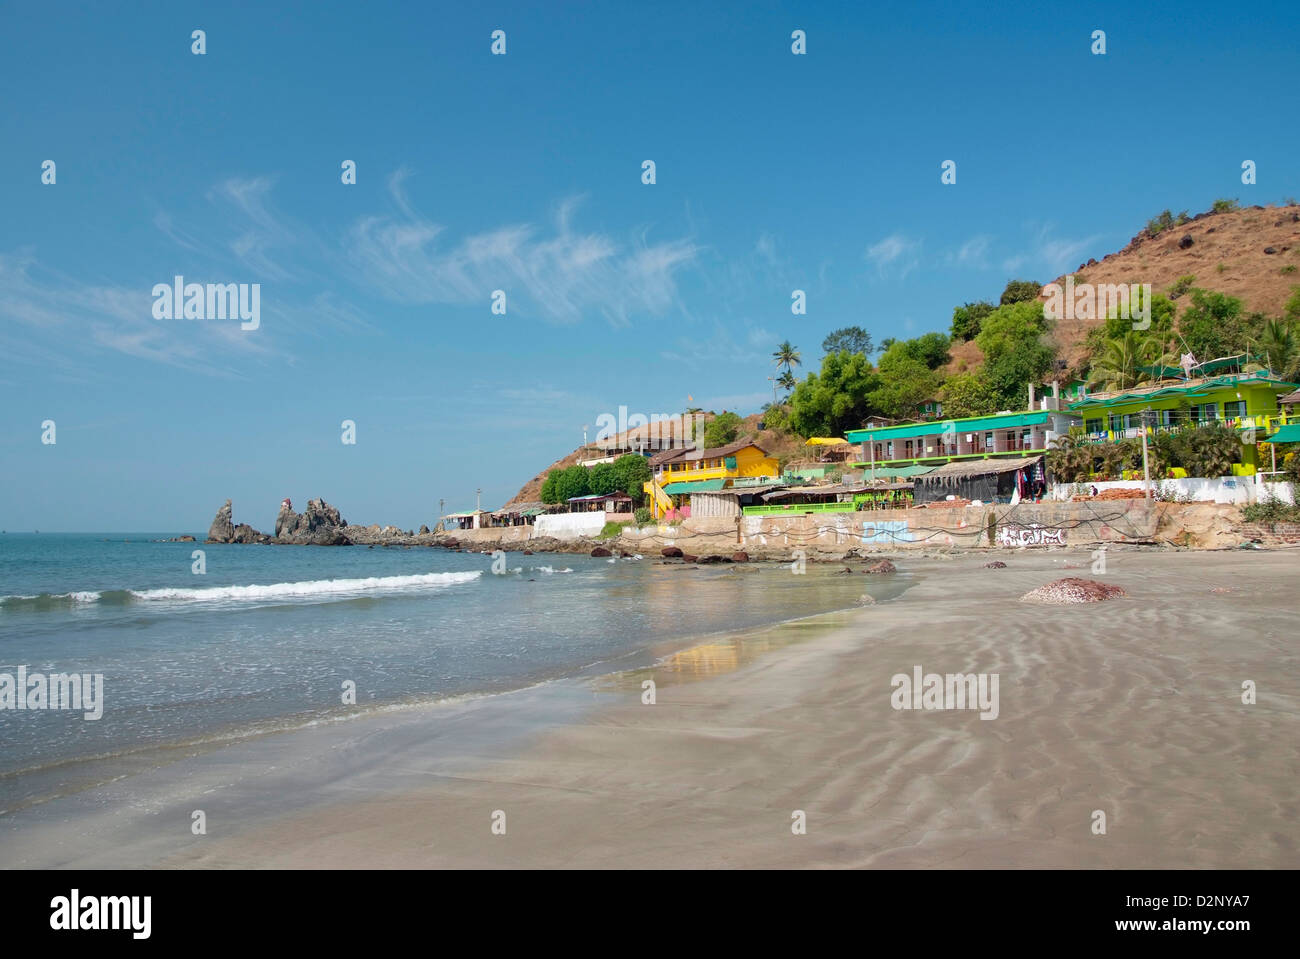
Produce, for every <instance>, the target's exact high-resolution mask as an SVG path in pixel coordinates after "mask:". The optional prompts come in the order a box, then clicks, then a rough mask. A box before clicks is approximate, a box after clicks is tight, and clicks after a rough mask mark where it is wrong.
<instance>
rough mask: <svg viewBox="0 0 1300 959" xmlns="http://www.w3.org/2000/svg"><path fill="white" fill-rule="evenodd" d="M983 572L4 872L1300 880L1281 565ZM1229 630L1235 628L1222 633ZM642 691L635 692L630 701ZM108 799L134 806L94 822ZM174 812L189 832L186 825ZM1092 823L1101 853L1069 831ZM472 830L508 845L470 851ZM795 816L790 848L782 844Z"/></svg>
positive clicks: (25, 838) (1251, 562)
mask: <svg viewBox="0 0 1300 959" xmlns="http://www.w3.org/2000/svg"><path fill="white" fill-rule="evenodd" d="M984 559H986V557H985V556H983V555H970V554H966V555H962V556H958V557H955V558H948V559H942V560H940V559H922V558H920V557H918V558H917V559H916V561H915V563H914V564H913V565H912V566H911V567H910V568H911V569H912V570H913V571H914V572H915V573H916V577H917V579H916V582H915V584H914V585H913V586H912V587H911V588H909V589H908V590H907V591H906V592H905V593H903V594H902V596H901V597H900V598H898V599H897V600H894V601H891V602H883V603H880V604H878V605H875V606H871V607H867V608H863V609H860V610H853V611H848V612H843V611H842V612H838V613H823V614H819V615H818V616H816V617H813V618H812V619H813V620H816V621H817V622H816V623H813V622H811V621H809V620H804V621H801V623H802V625H799V624H795V625H788V626H786V627H784V628H782V627H767V628H765V629H763V630H760V631H751V633H752V635H750V634H736V635H733V636H732V637H731V638H730V639H727V640H715V641H713V642H709V643H704V644H699V645H695V646H692V647H689V648H688V649H684V650H682V651H680V652H677V653H675V654H671V655H669V657H668V658H667V659H664V660H660V661H658V662H656V664H655V665H654V666H650V667H646V668H644V669H641V670H625V671H620V672H618V673H614V674H609V675H608V676H605V677H603V678H602V677H588V678H585V679H568V680H562V681H557V682H555V683H551V684H547V685H546V686H545V688H537V689H533V690H526V691H519V692H514V693H505V694H500V695H497V696H492V697H486V698H483V699H479V700H476V701H475V702H473V703H465V704H458V705H456V706H454V707H448V708H445V709H440V708H439V707H431V708H429V709H428V710H425V711H419V712H412V713H409V714H407V715H406V716H405V717H404V719H399V718H396V717H392V716H390V717H380V718H376V719H374V720H368V721H364V722H358V723H346V724H334V726H333V728H330V729H318V730H308V731H304V732H295V733H293V734H290V735H281V736H272V737H266V738H264V739H262V740H259V741H257V742H256V743H246V744H240V745H238V746H234V747H230V748H228V749H225V750H221V751H218V752H215V753H212V754H209V755H208V756H206V757H200V758H198V759H196V760H192V761H190V762H189V768H187V769H184V770H181V769H178V768H177V767H176V766H173V767H171V769H170V770H164V771H155V772H154V773H152V774H142V775H141V776H139V777H137V782H136V783H135V784H133V788H131V789H130V790H129V792H128V791H126V790H124V789H123V787H121V786H110V787H105V788H104V789H102V790H98V791H96V792H98V793H99V795H97V796H91V795H87V794H84V793H83V794H79V797H69V798H68V799H67V800H60V801H59V802H60V803H63V804H64V808H62V809H59V810H57V811H56V810H50V812H51V815H48V816H42V817H30V818H36V819H39V820H40V821H38V822H30V823H29V822H24V820H26V819H28V818H29V817H25V816H22V815H21V814H19V816H17V817H14V818H13V820H12V821H11V822H7V823H3V828H4V829H5V832H4V834H3V836H4V839H3V847H4V849H5V856H4V860H5V863H6V865H10V866H23V865H42V864H44V865H70V864H77V865H92V866H93V865H114V864H121V865H129V866H147V865H161V866H165V867H176V868H189V867H200V868H232V867H251V868H283V867H304V868H332V867H337V868H348V867H360V866H378V867H398V868H407V867H424V866H434V867H528V868H531V867H556V866H559V867H597V868H599V867H611V868H635V867H644V868H656V867H660V868H663V867H668V868H671V867H690V868H696V867H708V866H733V867H788V868H807V867H814V868H815V867H908V868H910V867H932V866H948V867H959V868H981V867H987V868H1002V867H1019V866H1040V867H1046V868H1064V867H1082V868H1123V867H1133V868H1158V867H1169V868H1209V867H1229V866H1232V867H1241V866H1243V865H1245V866H1249V867H1251V868H1264V867H1290V868H1294V867H1296V866H1297V865H1300V827H1297V825H1296V821H1297V817H1296V815H1295V813H1296V811H1297V809H1296V802H1295V799H1294V790H1293V785H1294V782H1295V780H1296V777H1297V775H1298V774H1300V736H1297V735H1296V733H1297V731H1300V653H1297V650H1296V649H1295V647H1294V642H1293V639H1292V637H1293V635H1294V625H1293V624H1294V611H1293V609H1292V605H1293V604H1292V600H1291V596H1292V591H1290V589H1289V588H1290V586H1291V585H1292V584H1293V582H1294V576H1295V571H1296V557H1295V554H1289V555H1288V554H1285V553H1281V552H1266V553H1259V552H1250V553H1246V552H1235V551H1219V552H1213V553H1206V552H1182V551H1180V552H1177V553H1173V552H1163V551H1160V552H1157V551H1133V552H1130V551H1124V552H1122V553H1118V554H1117V555H1116V556H1115V557H1113V558H1112V560H1111V569H1110V572H1109V573H1108V574H1107V576H1106V577H1103V579H1106V578H1110V581H1113V582H1116V583H1119V584H1122V585H1123V586H1124V588H1125V589H1126V591H1127V592H1128V594H1129V596H1128V597H1127V598H1125V599H1120V600H1114V601H1111V602H1107V603H1101V604H1096V605H1090V606H1086V607H1082V608H1081V607H1060V608H1047V609H1045V608H1043V607H1039V606H1034V605H1032V604H1028V603H1019V602H1018V601H1017V600H1018V597H1019V596H1020V595H1022V594H1023V593H1024V592H1027V591H1028V590H1029V589H1032V588H1035V587H1037V586H1040V585H1043V584H1044V583H1046V582H1048V581H1051V580H1052V579H1055V578H1057V577H1059V576H1060V575H1062V569H1063V568H1065V567H1066V566H1073V565H1075V564H1074V563H1070V562H1068V561H1070V560H1074V561H1075V562H1076V563H1077V564H1079V565H1084V564H1086V563H1087V562H1088V561H1089V559H1090V556H1089V554H1088V553H1087V552H1086V551H1062V552H1061V553H1057V554H1056V555H1052V554H1048V553H1044V552H1037V551H1035V552H1029V551H1026V552H1023V553H1019V554H1010V555H1007V556H1006V559H1007V560H1009V561H1010V562H1008V568H1004V569H996V570H990V569H986V568H984V567H983V566H981V565H980V563H981V561H983V560H984ZM1084 568H1086V566H1085V567H1084ZM932 574H937V575H932ZM1243 615H1249V616H1250V617H1251V621H1252V624H1253V628H1252V629H1251V630H1249V631H1247V630H1242V629H1240V628H1238V627H1236V626H1235V625H1234V624H1235V623H1236V621H1237V619H1238V618H1239V617H1241V616H1243ZM777 636H783V637H784V638H783V639H779V640H778V639H776V638H775V637H777ZM791 637H804V639H803V641H800V640H792V641H785V640H786V639H790V638H791ZM751 653H752V654H753V655H750V654H751ZM914 664H915V665H921V666H923V667H925V668H927V669H937V670H939V671H941V672H942V671H951V670H971V671H989V672H995V673H999V674H1000V675H1001V677H1002V685H1001V690H1002V704H1001V712H1000V715H999V718H998V719H997V720H995V721H992V722H984V721H981V720H980V719H979V716H978V715H977V714H976V713H974V712H969V711H967V712H938V713H935V712H928V713H927V712H922V713H916V712H911V711H902V712H898V711H895V710H893V709H892V708H891V707H890V692H891V689H890V676H892V675H893V674H895V673H899V672H906V671H907V670H910V669H911V668H912V666H913V665H914ZM649 677H653V678H654V679H655V682H656V684H657V690H656V694H657V701H656V703H655V704H654V705H643V704H642V702H641V695H642V689H641V682H642V681H643V680H644V679H645V678H649ZM1243 678H1246V679H1253V680H1254V681H1256V682H1258V684H1259V687H1260V692H1259V701H1258V703H1257V704H1255V705H1250V706H1246V705H1243V704H1242V703H1241V702H1240V683H1241V680H1242V679H1243ZM344 727H346V728H344ZM119 791H120V792H121V798H123V799H125V798H126V797H127V796H129V797H130V800H131V803H132V807H133V808H132V810H131V811H125V812H124V811H122V810H121V809H120V808H118V809H114V807H113V806H112V804H111V803H108V802H105V800H109V799H112V798H114V796H115V794H117V793H118V792H119ZM142 791H143V795H142ZM195 808H203V809H204V810H205V812H206V814H207V815H208V817H209V818H208V822H209V831H208V835H206V836H199V837H195V836H191V835H190V834H189V830H188V816H189V814H190V811H191V810H192V809H195ZM1097 809H1102V810H1104V811H1106V813H1107V815H1108V819H1109V832H1108V834H1107V835H1106V836H1098V835H1093V834H1092V832H1091V830H1090V824H1091V819H1090V817H1091V816H1092V814H1093V812H1094V811H1095V810H1097ZM496 810H502V811H504V812H505V813H506V815H507V823H508V830H507V833H506V835H505V836H498V835H493V834H492V832H491V831H490V825H491V817H492V815H493V813H494V812H495V811H496ZM794 810H803V811H804V812H805V813H806V815H807V821H808V832H807V835H805V836H794V835H792V833H791V830H790V823H791V814H792V812H793V811H794ZM56 813H57V814H56ZM61 817H68V819H69V824H60V823H59V822H58V820H59V819H60V818H61ZM10 818H11V817H4V819H6V820H8V819H10ZM123 818H124V819H125V821H123ZM0 822H3V821H2V820H0ZM164 824H166V825H165V832H166V835H165V836H163V835H160V834H159V833H160V829H161V828H163V826H164ZM100 836H106V837H108V840H109V841H105V840H102V839H98V838H93V839H92V838H90V837H100ZM74 852H76V853H77V855H79V856H80V857H81V858H76V856H74V855H73V853H74Z"/></svg>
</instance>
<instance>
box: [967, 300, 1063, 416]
mask: <svg viewBox="0 0 1300 959" xmlns="http://www.w3.org/2000/svg"><path fill="white" fill-rule="evenodd" d="M1046 330H1047V321H1046V319H1045V318H1044V316H1043V304H1042V302H1041V301H1039V300H1032V301H1029V300H1022V301H1021V302H1019V303H1009V304H1007V305H1005V306H1000V307H998V308H997V309H996V310H994V311H993V312H992V313H990V314H989V315H988V316H987V317H985V319H984V322H983V323H982V328H981V330H980V334H979V336H977V337H976V338H975V343H976V344H977V345H978V346H979V348H980V351H981V352H982V353H983V354H984V368H983V370H982V371H981V373H982V375H983V377H984V379H985V380H986V382H987V383H988V384H989V386H990V387H991V389H992V391H993V393H994V395H995V396H996V397H997V399H998V409H1012V410H1018V409H1024V405H1025V401H1026V391H1027V389H1028V386H1029V384H1030V383H1041V382H1042V381H1043V378H1044V377H1045V376H1046V375H1047V373H1048V371H1049V370H1051V369H1052V366H1053V363H1054V361H1055V360H1056V351H1055V350H1053V349H1052V348H1051V347H1050V346H1048V345H1047V344H1046V343H1044V342H1043V341H1042V336H1043V333H1045V332H1046Z"/></svg>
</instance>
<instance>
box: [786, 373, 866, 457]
mask: <svg viewBox="0 0 1300 959" xmlns="http://www.w3.org/2000/svg"><path fill="white" fill-rule="evenodd" d="M879 384H880V377H879V376H878V375H877V373H876V371H875V370H874V369H872V367H871V361H870V360H868V359H867V358H866V357H865V356H863V355H862V354H861V353H849V352H841V353H832V354H830V355H829V356H827V357H824V358H823V359H822V368H821V372H820V373H809V374H808V377H807V379H805V380H804V381H803V382H802V383H800V384H799V385H798V386H796V387H795V390H794V393H792V394H791V396H790V419H789V422H790V427H791V429H793V430H794V431H795V432H796V433H798V434H799V435H800V436H803V437H809V436H840V435H843V432H844V431H845V430H852V429H857V428H858V427H860V426H861V425H862V424H863V423H865V422H866V421H867V419H868V418H869V417H870V415H871V412H872V410H871V406H870V404H869V403H868V401H867V397H868V395H869V394H870V393H871V392H872V391H873V390H875V389H876V388H877V387H878V386H879Z"/></svg>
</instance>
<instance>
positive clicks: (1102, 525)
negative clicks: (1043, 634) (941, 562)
mask: <svg viewBox="0 0 1300 959" xmlns="http://www.w3.org/2000/svg"><path fill="white" fill-rule="evenodd" d="M1158 509H1159V506H1157V505H1155V504H1148V503H1147V502H1145V501H1144V500H1115V501H1103V502H1100V503H1042V504H1021V505H1019V506H980V507H965V508H962V509H908V510H881V511H876V512H859V513H820V514H813V515H796V516H744V517H741V519H740V523H739V524H737V523H736V522H735V520H734V519H724V518H721V517H718V518H711V517H696V518H692V519H689V520H686V521H685V522H683V523H682V524H680V525H679V526H668V525H663V526H658V527H654V526H647V527H644V528H642V529H640V530H637V529H634V528H629V529H628V530H627V531H626V532H624V534H623V537H622V541H623V542H624V544H625V545H628V546H634V547H635V548H636V549H637V550H638V551H639V552H647V551H652V550H655V551H657V550H658V548H660V547H663V546H678V547H680V548H681V549H682V550H683V551H685V552H687V553H693V554H695V555H708V554H713V553H723V552H731V551H733V550H736V549H745V550H752V551H754V552H755V553H756V554H758V555H762V554H763V553H764V552H766V553H777V554H780V553H790V552H792V551H793V550H796V549H805V550H826V551H847V550H850V549H859V550H867V551H871V550H898V549H924V548H934V547H938V548H947V547H963V546H964V547H1003V548H1013V549H1014V548H1019V547H1022V546H1087V545H1099V544H1104V543H1122V542H1134V541H1138V542H1145V541H1149V540H1151V539H1153V538H1154V536H1155V533H1156V526H1157V522H1158V514H1157V510H1158ZM990 527H991V529H990Z"/></svg>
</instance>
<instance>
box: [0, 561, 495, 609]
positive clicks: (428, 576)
mask: <svg viewBox="0 0 1300 959" xmlns="http://www.w3.org/2000/svg"><path fill="white" fill-rule="evenodd" d="M482 575H483V573H482V571H481V570H469V571H464V572H451V573H416V574H412V575H409V576H367V577H365V578H358V579H313V580H306V581H304V582H298V583H270V584H266V585H261V584H257V583H254V584H252V585H249V586H210V587H207V588H205V589H193V588H180V587H162V588H159V589H130V590H108V591H107V598H105V593H104V592H95V591H91V590H83V591H79V592H71V593H57V594H50V593H44V594H41V595H39V596H0V609H3V608H5V607H6V606H11V607H15V608H21V607H27V606H31V607H35V608H42V607H57V606H72V605H81V604H88V603H97V602H100V601H101V600H102V601H104V602H109V601H113V600H115V599H116V601H118V602H121V601H123V600H125V599H128V598H129V601H138V602H156V601H171V602H191V603H212V602H231V601H236V602H237V601H241V600H242V601H248V602H256V601H259V600H268V599H294V598H303V597H312V596H329V595H336V594H342V593H352V594H366V593H377V592H392V593H401V592H411V591H415V590H420V589H430V588H435V589H437V588H442V587H447V586H455V585H457V584H458V583H469V582H472V581H474V580H476V579H478V578H479V577H480V576H482Z"/></svg>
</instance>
